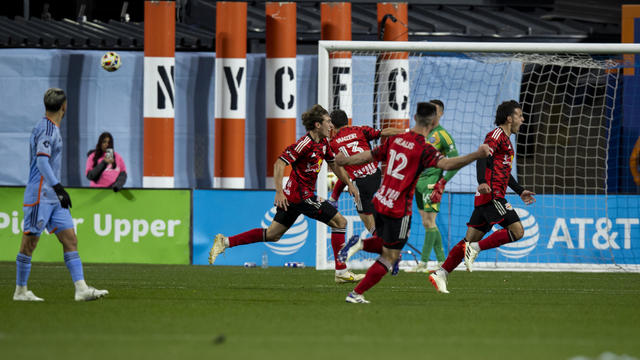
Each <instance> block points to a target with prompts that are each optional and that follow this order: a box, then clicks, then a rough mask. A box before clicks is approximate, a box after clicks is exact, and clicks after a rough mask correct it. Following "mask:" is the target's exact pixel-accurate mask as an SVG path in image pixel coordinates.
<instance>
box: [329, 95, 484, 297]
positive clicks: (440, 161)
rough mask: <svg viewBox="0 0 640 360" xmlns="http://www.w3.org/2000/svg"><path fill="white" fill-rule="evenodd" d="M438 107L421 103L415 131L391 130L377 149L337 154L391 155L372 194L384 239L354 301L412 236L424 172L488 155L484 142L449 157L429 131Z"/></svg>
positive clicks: (342, 161)
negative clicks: (414, 208)
mask: <svg viewBox="0 0 640 360" xmlns="http://www.w3.org/2000/svg"><path fill="white" fill-rule="evenodd" d="M436 111H437V110H436V107H435V105H433V104H431V103H426V102H423V103H418V109H417V111H416V115H415V117H414V118H415V122H416V124H415V127H414V128H413V129H411V131H410V132H405V133H403V134H400V135H396V136H392V137H390V138H389V139H388V140H387V141H385V142H384V143H383V144H382V145H381V146H379V147H377V148H375V149H374V150H372V151H364V152H361V153H358V154H355V155H352V156H349V157H347V156H346V155H344V154H343V153H339V154H337V156H336V162H337V163H338V165H357V164H364V163H367V162H371V161H386V163H387V169H386V172H385V176H384V179H383V180H382V185H381V186H380V189H378V191H377V192H376V194H375V196H374V199H373V206H374V210H375V212H374V219H375V224H376V234H378V236H379V237H380V238H382V241H381V247H382V249H381V254H382V255H381V256H380V257H378V259H377V260H376V261H375V262H374V263H373V265H371V267H370V268H369V270H368V271H367V273H366V275H365V277H364V279H362V281H360V282H359V283H358V285H357V286H356V287H355V289H354V290H353V291H352V292H350V293H349V294H348V295H347V298H346V301H347V302H349V303H368V302H369V301H367V300H366V299H365V298H364V296H363V294H364V292H365V291H367V290H369V289H370V288H371V287H373V286H374V285H375V284H377V283H378V282H379V281H380V280H381V279H382V277H383V276H384V275H385V274H386V273H387V272H388V271H389V270H391V268H392V266H393V264H394V263H395V262H396V261H397V260H398V257H399V256H400V250H402V248H403V247H404V244H405V243H406V242H407V239H408V237H409V230H410V225H411V205H412V200H413V192H414V189H415V186H416V182H417V180H418V177H419V176H420V173H421V172H422V170H424V169H425V168H429V167H432V166H437V167H438V168H440V169H444V170H452V169H458V168H461V167H463V166H465V165H467V164H468V163H470V162H472V161H474V160H476V159H480V158H482V157H486V156H488V155H489V147H488V146H487V145H485V144H483V145H480V147H479V148H478V150H477V151H475V152H473V153H471V154H468V155H465V156H458V157H452V158H445V157H444V156H443V155H442V154H441V153H440V152H438V151H437V150H436V149H435V148H434V147H433V146H431V145H429V144H428V143H427V142H426V140H425V138H424V137H425V136H427V135H428V134H429V132H430V131H431V130H432V129H433V126H434V121H435V120H436Z"/></svg>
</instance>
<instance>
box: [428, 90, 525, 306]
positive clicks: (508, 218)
mask: <svg viewBox="0 0 640 360" xmlns="http://www.w3.org/2000/svg"><path fill="white" fill-rule="evenodd" d="M523 122H524V117H523V116H522V107H521V106H520V104H518V102H516V101H514V100H511V101H505V102H503V103H502V104H500V105H499V106H498V109H497V110H496V121H495V124H496V126H497V127H496V128H495V129H493V130H491V131H490V132H489V133H488V134H487V136H486V137H485V139H484V143H485V144H487V145H488V146H489V147H490V148H491V156H490V157H489V158H487V159H481V160H478V162H477V164H476V173H477V177H478V190H477V192H476V196H475V199H474V206H475V208H474V210H473V213H472V214H471V219H470V220H469V222H468V223H467V234H466V236H465V238H464V239H462V240H461V241H460V242H459V243H458V244H456V245H455V246H454V247H453V248H452V249H451V251H449V256H447V260H445V262H444V264H442V267H441V268H440V269H438V270H436V272H434V273H433V274H431V275H429V281H431V283H432V284H433V286H434V287H435V288H436V290H437V291H439V292H441V293H448V292H449V291H448V290H447V277H448V275H449V273H450V272H451V271H453V269H455V268H456V267H457V266H458V264H460V262H461V261H462V259H463V258H464V264H465V266H466V267H467V271H472V268H471V266H472V264H473V261H474V260H475V259H476V257H477V256H478V253H479V252H480V251H481V250H487V249H493V248H495V247H498V246H500V245H503V244H506V243H509V242H513V241H517V240H519V239H521V238H522V236H523V235H524V228H523V227H522V223H521V222H520V217H519V216H518V214H517V213H516V211H515V210H514V209H513V207H512V206H511V204H509V203H508V202H507V200H505V198H504V197H505V194H506V191H507V185H508V186H509V187H510V188H511V189H513V191H515V192H516V193H517V194H518V195H520V198H521V199H522V201H524V203H525V204H527V205H530V204H533V203H534V202H535V201H536V199H535V198H534V197H533V195H535V194H534V193H533V192H531V191H529V190H525V189H524V188H523V187H522V186H520V184H518V182H517V181H516V179H515V178H514V177H513V176H512V175H511V163H512V162H513V155H514V151H513V146H512V145H511V140H510V139H509V136H510V135H511V134H517V133H518V130H519V129H520V126H521V125H522V123H523ZM494 224H500V226H502V227H503V229H501V230H498V231H496V232H494V233H493V234H491V235H490V236H488V237H487V238H486V239H484V240H482V238H483V237H484V235H485V234H486V233H487V232H488V231H489V230H491V228H492V227H493V225H494Z"/></svg>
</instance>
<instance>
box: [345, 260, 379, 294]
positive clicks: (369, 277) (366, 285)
mask: <svg viewBox="0 0 640 360" xmlns="http://www.w3.org/2000/svg"><path fill="white" fill-rule="evenodd" d="M386 274H387V268H386V267H385V266H384V265H382V264H381V263H380V262H379V261H376V262H374V263H373V265H371V267H370V268H369V270H367V274H366V275H365V276H364V279H362V280H360V282H359V283H358V285H357V286H356V288H355V289H353V291H355V292H357V293H358V294H360V295H362V294H364V292H365V291H367V290H369V289H371V288H372V287H373V286H374V285H375V284H377V283H378V282H380V280H382V278H383V277H384V276H385V275H386Z"/></svg>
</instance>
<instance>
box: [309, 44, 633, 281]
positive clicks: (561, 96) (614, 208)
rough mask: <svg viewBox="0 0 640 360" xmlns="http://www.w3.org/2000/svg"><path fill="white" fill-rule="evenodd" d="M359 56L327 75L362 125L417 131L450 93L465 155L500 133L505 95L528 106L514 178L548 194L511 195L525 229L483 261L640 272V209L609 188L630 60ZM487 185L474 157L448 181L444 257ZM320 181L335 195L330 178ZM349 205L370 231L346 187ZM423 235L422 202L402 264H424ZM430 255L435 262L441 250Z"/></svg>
mask: <svg viewBox="0 0 640 360" xmlns="http://www.w3.org/2000/svg"><path fill="white" fill-rule="evenodd" d="M351 55H352V57H351V60H348V59H347V60H345V59H344V58H342V59H339V60H337V59H336V60H335V61H331V60H330V61H329V62H328V64H327V67H328V69H327V72H326V74H327V75H328V77H329V81H328V82H329V85H328V88H327V90H328V94H329V97H328V99H327V100H328V102H327V105H328V107H329V108H330V109H333V108H342V109H343V110H345V111H347V113H348V114H349V115H350V117H351V118H352V124H353V125H368V126H373V127H376V128H380V127H386V126H398V125H402V124H408V125H409V126H413V124H414V121H413V115H414V113H415V108H416V103H417V102H422V101H429V100H431V99H439V100H441V101H442V102H443V103H444V105H445V111H444V116H443V117H442V119H441V120H440V125H442V126H443V127H444V128H445V129H446V130H447V131H448V132H449V133H450V134H451V135H452V137H453V139H454V141H455V144H456V147H457V149H458V152H459V153H460V154H467V153H469V152H472V151H475V149H477V147H478V146H479V145H480V144H481V143H482V142H483V141H484V137H485V135H486V134H487V133H488V132H489V131H490V130H492V129H494V128H495V125H494V119H495V110H496V108H497V106H498V105H499V104H500V103H501V102H503V101H507V100H511V99H514V100H517V101H519V102H520V103H521V104H522V106H523V113H524V116H525V124H524V125H523V126H522V127H521V129H520V133H519V134H518V135H517V136H516V135H512V138H511V140H512V144H513V145H514V146H515V152H516V158H515V159H514V161H513V172H512V174H513V176H514V177H515V178H516V179H517V180H518V181H519V182H520V184H521V185H523V186H524V187H525V188H526V189H529V190H531V191H534V192H535V193H536V194H537V196H536V198H537V202H536V203H535V204H534V205H531V206H526V205H525V204H524V203H523V202H522V200H521V199H520V198H519V196H517V195H516V194H514V193H513V192H511V193H510V194H509V195H508V196H507V200H508V201H509V203H510V204H511V205H512V206H513V207H514V208H515V210H516V211H517V212H518V214H519V215H520V218H521V220H522V223H523V226H524V228H525V235H524V237H523V238H522V239H521V240H519V241H517V242H514V243H510V244H506V245H503V246H502V247H500V248H498V249H493V250H488V251H484V252H481V253H480V255H479V257H478V259H477V265H476V267H477V268H484V269H541V270H552V269H556V270H586V271H589V270H596V271H597V270H609V269H636V270H637V269H638V264H639V263H640V253H639V252H638V249H637V246H638V245H635V247H634V246H632V244H633V243H636V244H637V242H638V240H639V239H638V238H637V234H638V228H639V226H638V219H637V216H636V215H633V216H629V214H628V213H627V211H626V209H625V208H623V207H622V205H620V203H621V200H620V199H618V198H617V196H616V195H612V194H609V192H608V187H607V171H608V156H609V146H610V141H611V139H610V134H611V128H612V126H614V125H615V121H620V119H619V117H618V118H616V114H617V112H616V111H618V110H619V109H616V106H617V105H616V103H617V100H618V98H619V97H620V86H619V84H620V82H621V78H622V76H621V71H619V66H620V65H619V64H620V61H619V58H621V56H620V57H619V56H617V55H614V56H602V55H598V56H592V55H589V54H584V53H582V54H567V53H564V54H557V53H556V54H547V53H544V54H538V53H531V51H528V52H527V53H504V52H502V53H486V52H483V53H464V52H438V53H434V52H427V51H413V52H406V53H402V52H397V51H396V52H394V53H391V52H389V51H383V50H377V51H352V52H351ZM320 63H322V62H320ZM336 69H338V70H336ZM345 69H347V70H345ZM376 70H377V72H376ZM321 76H322V75H321ZM376 81H377V82H376ZM322 89H323V88H322V87H321V91H323V90H322ZM618 106H619V105H618ZM372 145H375V144H372ZM477 185H478V184H477V181H476V169H475V164H470V165H469V166H467V167H465V168H463V169H461V170H460V171H459V172H458V173H457V174H456V175H455V176H454V177H453V178H452V179H451V181H449V182H448V183H447V185H446V190H445V193H444V195H443V201H442V203H441V211H440V213H439V214H438V216H437V218H436V223H437V226H438V228H439V230H440V232H441V234H442V240H443V246H444V249H445V254H448V251H449V249H451V247H452V246H454V245H455V244H456V243H457V242H458V241H460V240H462V239H463V238H464V235H465V232H466V229H467V227H466V222H467V221H468V220H469V217H470V215H471V213H472V211H473V197H474V194H475V191H476V187H477ZM319 186H322V187H324V186H327V190H328V191H329V192H330V191H331V187H330V184H328V183H325V184H319ZM319 192H320V193H322V192H324V189H322V191H320V189H319ZM627 203H628V202H625V204H627ZM625 206H626V205H625ZM339 210H340V212H341V213H342V214H343V215H345V216H346V217H347V219H348V220H349V227H348V229H347V238H348V237H349V236H351V235H353V234H358V235H361V236H365V237H366V236H368V234H367V232H366V230H365V229H364V226H363V223H362V222H361V221H360V220H359V218H358V214H357V212H356V210H355V206H354V204H353V201H352V199H351V197H350V195H349V194H348V193H346V192H345V193H343V194H342V196H341V198H340V201H339ZM497 229H498V227H494V229H493V230H497ZM493 230H492V231H493ZM490 233H491V232H490ZM328 234H329V230H326V234H324V233H322V232H319V236H318V237H319V239H318V240H319V244H318V249H319V250H318V268H330V267H332V266H333V255H332V251H331V244H330V241H327V239H329V235H328ZM424 234H425V230H424V227H423V225H422V221H421V216H420V214H419V213H418V211H417V209H416V207H415V201H414V213H413V218H412V223H411V235H410V239H409V243H408V245H407V246H405V248H404V251H403V262H402V263H401V265H402V267H405V268H407V267H411V266H414V265H415V264H416V261H418V260H420V257H421V255H420V252H421V251H422V247H423V243H424ZM323 237H324V238H323ZM323 247H324V249H323ZM377 256H378V255H377V254H370V253H366V252H360V253H358V254H357V255H356V256H355V257H354V258H353V259H352V261H351V266H352V267H354V268H364V267H367V266H368V265H369V264H370V263H371V262H372V261H373V260H374V259H375V258H377ZM429 259H430V260H431V262H430V265H431V267H432V268H435V267H436V263H435V261H434V260H435V255H434V254H433V253H432V254H430V256H429Z"/></svg>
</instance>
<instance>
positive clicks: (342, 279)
mask: <svg viewBox="0 0 640 360" xmlns="http://www.w3.org/2000/svg"><path fill="white" fill-rule="evenodd" d="M335 279H336V284H344V283H355V282H358V281H360V280H362V279H364V274H354V273H352V272H351V271H349V270H347V271H345V272H344V273H343V274H341V275H338V274H336V278H335Z"/></svg>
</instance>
